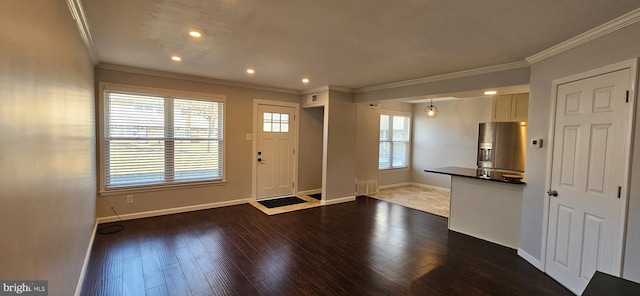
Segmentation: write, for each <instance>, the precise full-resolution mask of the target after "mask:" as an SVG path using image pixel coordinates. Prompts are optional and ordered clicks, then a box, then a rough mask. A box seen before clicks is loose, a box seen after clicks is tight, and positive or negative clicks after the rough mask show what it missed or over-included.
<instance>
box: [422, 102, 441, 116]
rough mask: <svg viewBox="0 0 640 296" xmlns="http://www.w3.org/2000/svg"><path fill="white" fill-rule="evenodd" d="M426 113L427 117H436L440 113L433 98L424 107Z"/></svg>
mask: <svg viewBox="0 0 640 296" xmlns="http://www.w3.org/2000/svg"><path fill="white" fill-rule="evenodd" d="M424 115H425V116H427V118H435V117H436V115H438V108H437V107H436V106H434V105H433V99H431V103H429V106H427V108H425V109H424Z"/></svg>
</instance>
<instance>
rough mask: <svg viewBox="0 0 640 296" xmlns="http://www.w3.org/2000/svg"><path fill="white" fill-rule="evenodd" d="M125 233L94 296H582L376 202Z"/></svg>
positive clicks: (241, 212) (245, 210) (107, 244)
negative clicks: (575, 295)
mask: <svg viewBox="0 0 640 296" xmlns="http://www.w3.org/2000/svg"><path fill="white" fill-rule="evenodd" d="M125 222H126V228H125V229H124V230H123V231H121V232H118V233H115V234H111V235H97V236H96V239H95V242H94V245H93V249H92V250H91V259H90V262H89V266H88V271H87V275H86V278H85V281H84V286H83V288H82V295H573V294H572V293H571V292H569V291H568V290H566V289H565V288H564V287H562V286H561V285H560V284H558V283H557V282H555V281H554V280H553V279H551V278H550V277H548V276H546V275H545V274H544V273H542V272H540V271H538V270H537V269H536V268H534V267H533V266H531V265H529V264H528V263H527V262H526V261H524V260H523V259H521V258H520V257H518V256H517V255H516V252H515V251H514V250H511V249H508V248H505V247H501V246H498V245H495V244H492V243H489V242H485V241H482V240H479V239H475V238H472V237H469V236H466V235H463V234H459V233H455V232H451V231H448V230H447V219H446V218H442V217H439V216H435V215H431V214H427V213H424V212H421V211H417V210H413V209H409V208H405V207H402V206H399V205H395V204H391V203H388V202H385V201H380V200H376V199H372V198H368V197H358V198H357V200H356V201H355V202H349V203H343V204H337V205H331V206H324V207H318V208H312V209H306V210H300V211H296V212H290V213H286V214H280V215H275V216H267V215H265V214H263V213H262V212H260V211H259V210H257V209H255V208H254V207H252V206H250V205H238V206H231V207H224V208H217V209H211V210H203V211H197V212H190V213H183V214H175V215H168V216H161V217H154V218H146V219H138V220H130V221H125Z"/></svg>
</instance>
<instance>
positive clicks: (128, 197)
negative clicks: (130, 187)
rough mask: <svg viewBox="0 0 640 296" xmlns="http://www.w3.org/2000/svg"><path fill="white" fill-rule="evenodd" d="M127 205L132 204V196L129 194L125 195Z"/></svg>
mask: <svg viewBox="0 0 640 296" xmlns="http://www.w3.org/2000/svg"><path fill="white" fill-rule="evenodd" d="M127 203H128V204H131V203H133V194H129V195H127Z"/></svg>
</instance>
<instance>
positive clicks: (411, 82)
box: [353, 61, 529, 93]
mask: <svg viewBox="0 0 640 296" xmlns="http://www.w3.org/2000/svg"><path fill="white" fill-rule="evenodd" d="M524 67H529V64H528V63H527V62H526V61H518V62H513V63H508V64H501V65H494V66H488V67H482V68H476V69H471V70H464V71H459V72H453V73H447V74H441V75H435V76H429V77H424V78H417V79H411V80H404V81H398V82H392V83H385V84H379V85H373V86H367V87H362V88H357V89H354V90H353V92H355V93H361V92H368V91H375V90H383V89H389V88H396V87H402V86H410V85H416V84H422V83H429V82H435V81H442V80H449V79H455V78H463V77H469V76H474V75H479V74H487V73H493V72H500V71H506V70H513V69H519V68H524Z"/></svg>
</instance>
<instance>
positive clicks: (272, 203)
mask: <svg viewBox="0 0 640 296" xmlns="http://www.w3.org/2000/svg"><path fill="white" fill-rule="evenodd" d="M305 202H307V201H306V200H304V199H299V198H297V197H295V196H287V197H281V198H275V199H269V200H259V201H258V203H260V204H261V205H263V206H265V207H267V208H270V209H273V208H277V207H284V206H290V205H295V204H299V203H305Z"/></svg>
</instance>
